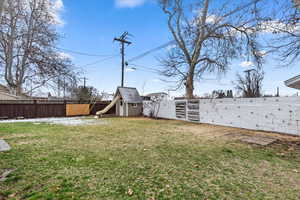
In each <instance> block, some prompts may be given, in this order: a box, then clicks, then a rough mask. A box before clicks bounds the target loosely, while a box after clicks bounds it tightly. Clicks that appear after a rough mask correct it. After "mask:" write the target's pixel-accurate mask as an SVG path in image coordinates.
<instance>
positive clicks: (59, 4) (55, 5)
mask: <svg viewBox="0 0 300 200" xmlns="http://www.w3.org/2000/svg"><path fill="white" fill-rule="evenodd" d="M63 10H64V3H63V1H62V0H52V1H50V8H49V14H50V15H51V17H52V21H53V24H55V25H58V26H63V25H64V24H65V22H64V21H63V20H62V18H61V16H60V14H61V12H62V11H63Z"/></svg>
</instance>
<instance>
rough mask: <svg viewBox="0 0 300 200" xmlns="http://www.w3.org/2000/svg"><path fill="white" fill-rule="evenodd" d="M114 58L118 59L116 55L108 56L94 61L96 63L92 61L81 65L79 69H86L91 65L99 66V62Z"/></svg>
mask: <svg viewBox="0 0 300 200" xmlns="http://www.w3.org/2000/svg"><path fill="white" fill-rule="evenodd" d="M115 57H118V55H114V56H109V57H107V58H104V59H101V60H96V61H94V62H91V63H88V64H85V65H82V66H81V67H88V66H91V65H96V64H99V63H101V62H104V61H107V60H110V59H112V58H115Z"/></svg>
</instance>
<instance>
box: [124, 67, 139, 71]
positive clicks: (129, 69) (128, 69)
mask: <svg viewBox="0 0 300 200" xmlns="http://www.w3.org/2000/svg"><path fill="white" fill-rule="evenodd" d="M135 70H136V69H135V68H129V67H127V68H126V69H125V72H134V71H135Z"/></svg>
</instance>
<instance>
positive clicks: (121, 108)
mask: <svg viewBox="0 0 300 200" xmlns="http://www.w3.org/2000/svg"><path fill="white" fill-rule="evenodd" d="M120 116H124V102H123V101H120Z"/></svg>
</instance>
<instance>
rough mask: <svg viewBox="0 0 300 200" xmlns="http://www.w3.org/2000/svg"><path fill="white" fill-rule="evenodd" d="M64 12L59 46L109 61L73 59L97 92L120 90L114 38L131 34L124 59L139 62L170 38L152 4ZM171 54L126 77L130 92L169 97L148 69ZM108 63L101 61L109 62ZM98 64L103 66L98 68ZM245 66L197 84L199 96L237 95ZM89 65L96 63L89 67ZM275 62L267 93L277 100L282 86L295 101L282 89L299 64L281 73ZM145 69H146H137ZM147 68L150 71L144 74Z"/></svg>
mask: <svg viewBox="0 0 300 200" xmlns="http://www.w3.org/2000/svg"><path fill="white" fill-rule="evenodd" d="M63 5H64V9H63V12H62V14H61V19H62V20H63V21H64V25H61V26H60V27H59V31H60V32H61V33H62V34H63V36H64V37H63V39H62V40H61V41H60V43H59V46H60V47H62V48H65V49H70V50H73V51H80V52H86V53H91V54H100V55H105V57H89V56H80V55H76V54H71V53H70V52H68V51H65V53H68V54H71V56H72V60H73V62H74V64H75V65H76V66H78V67H80V68H82V69H83V72H82V73H81V75H82V76H85V77H87V78H88V84H89V85H92V86H94V87H96V88H97V89H98V90H99V91H105V92H114V91H115V89H116V87H117V86H119V85H120V78H121V66H120V62H121V61H120V56H119V53H120V50H119V44H118V43H114V42H113V38H114V37H117V36H119V35H121V34H122V33H123V32H124V31H128V32H129V33H130V34H132V37H131V38H130V40H131V41H132V42H133V44H132V45H131V46H128V47H127V48H126V58H127V59H129V58H132V57H135V56H137V55H139V54H141V53H143V52H145V51H148V50H149V49H153V48H155V47H157V46H160V45H162V44H164V43H166V42H168V41H170V40H171V39H172V38H171V36H170V34H169V31H168V29H167V26H166V18H165V16H164V14H163V13H162V11H161V10H160V8H159V7H158V5H157V4H156V3H155V1H154V0H88V1H86V0H76V1H74V0H63ZM165 51H167V49H163V50H161V51H158V52H156V53H153V54H151V55H149V56H147V57H144V58H143V59H141V60H138V61H135V62H133V63H132V64H135V65H136V66H133V67H136V68H137V70H136V71H133V72H132V71H131V72H126V74H125V80H126V83H125V84H126V86H131V87H137V88H138V90H139V91H140V93H144V94H146V93H150V92H158V91H167V90H168V89H169V88H170V87H169V85H168V84H167V83H165V82H162V81H160V78H161V77H160V76H159V75H158V74H156V73H153V72H152V71H151V70H148V69H147V68H155V67H156V66H157V65H158V64H159V63H158V62H157V57H158V56H160V55H164V52H165ZM108 56H114V57H110V59H108V60H106V61H102V62H100V60H103V59H107V58H109V57H108ZM96 61H99V62H97V63H96ZM241 62H245V60H239V61H235V62H233V63H232V65H231V67H230V68H231V70H230V71H229V72H228V73H227V74H226V75H225V76H222V77H219V78H217V77H216V76H214V75H207V77H205V78H206V79H208V80H203V81H201V82H200V83H196V86H195V94H198V95H203V94H204V93H208V92H211V91H212V90H215V89H233V86H232V81H233V80H234V79H235V75H236V73H237V72H242V71H244V70H246V69H248V68H247V67H245V66H241ZM91 63H96V64H92V65H89V64H91ZM276 63H278V62H277V61H274V60H271V59H267V62H266V64H265V65H264V69H265V72H266V77H265V81H264V88H263V89H264V91H265V92H266V93H268V94H270V93H271V94H274V93H275V92H276V87H277V86H279V87H280V90H281V93H282V94H283V95H287V94H289V95H292V94H295V93H296V92H297V90H294V89H289V88H287V87H285V86H284V84H283V81H284V80H286V79H288V78H291V77H292V76H295V75H298V74H300V69H299V67H298V66H297V64H295V65H293V66H290V67H289V68H279V67H278V66H277V64H276ZM137 66H143V67H137ZM145 67H146V68H145ZM181 94H184V91H183V90H180V91H177V92H171V95H181Z"/></svg>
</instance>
